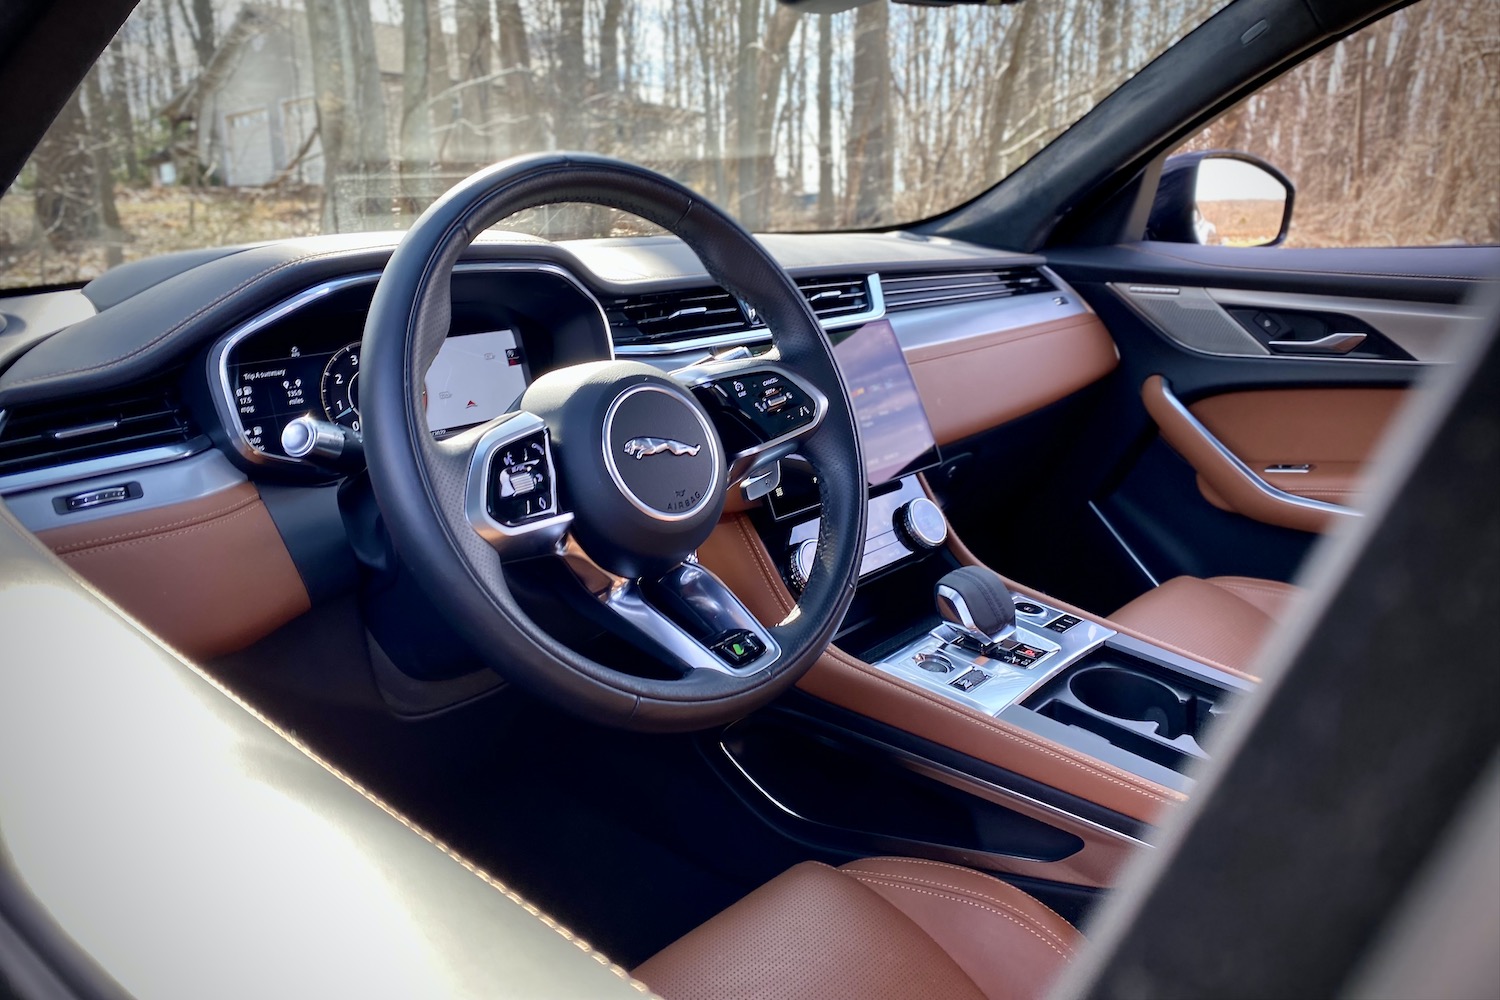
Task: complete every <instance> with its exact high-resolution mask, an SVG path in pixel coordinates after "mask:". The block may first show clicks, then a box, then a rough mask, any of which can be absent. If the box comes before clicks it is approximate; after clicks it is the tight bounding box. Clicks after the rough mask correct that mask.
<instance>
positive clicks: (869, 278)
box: [606, 273, 885, 358]
mask: <svg viewBox="0 0 1500 1000" xmlns="http://www.w3.org/2000/svg"><path fill="white" fill-rule="evenodd" d="M864 279H865V290H866V291H867V292H868V293H869V296H870V308H869V309H867V310H865V311H864V312H862V313H855V314H853V315H851V316H837V317H834V318H833V319H828V320H824V319H819V320H818V325H819V326H821V327H822V328H823V329H825V330H841V329H843V328H844V327H846V326H862V325H863V324H865V323H873V322H874V321H875V320H877V319H881V318H883V317H884V316H885V293H884V292H882V291H881V288H880V275H879V274H874V273H872V274H867V275H865V276H864ZM796 280H797V279H796V277H793V278H792V281H793V282H794V283H795V282H796ZM798 291H799V292H800V291H801V287H800V286H799V287H798ZM808 308H812V303H811V302H809V303H808ZM606 325H607V324H606ZM771 340H772V337H771V331H770V330H769V329H767V328H765V327H762V328H761V329H759V330H745V331H742V332H740V333H721V334H719V335H717V336H707V337H693V338H692V339H690V340H674V341H671V342H669V343H660V344H622V345H621V346H619V347H616V348H615V356H616V357H621V358H649V357H658V356H661V355H664V354H686V353H688V352H689V351H715V350H718V349H720V348H724V347H738V346H740V345H742V344H769V343H771Z"/></svg>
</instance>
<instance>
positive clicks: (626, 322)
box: [605, 288, 750, 346]
mask: <svg viewBox="0 0 1500 1000" xmlns="http://www.w3.org/2000/svg"><path fill="white" fill-rule="evenodd" d="M605 311H606V312H607V313H608V315H609V325H610V329H611V331H612V332H613V334H614V338H615V344H616V345H617V346H628V345H637V344H672V343H681V342H682V341H686V340H694V339H697V338H699V337H712V336H719V335H723V334H729V333H743V332H745V331H746V330H749V329H750V323H749V322H748V321H747V320H746V318H745V314H744V312H743V311H742V310H741V309H740V304H739V302H737V301H736V300H735V298H734V296H733V295H730V294H729V293H728V292H726V291H724V290H723V289H722V288H703V289H692V290H690V291H683V292H659V293H653V294H650V295H632V296H630V297H629V298H623V299H615V300H613V301H611V302H609V303H608V304H607V307H606V310H605Z"/></svg>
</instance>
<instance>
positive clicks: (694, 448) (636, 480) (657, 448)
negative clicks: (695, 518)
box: [604, 383, 720, 521]
mask: <svg viewBox="0 0 1500 1000" xmlns="http://www.w3.org/2000/svg"><path fill="white" fill-rule="evenodd" d="M604 442H605V459H606V465H607V466H608V467H609V473H610V476H611V478H612V479H614V481H615V485H616V486H618V487H619V488H620V491H621V492H622V493H624V494H625V498H626V499H627V500H629V501H630V502H631V503H633V504H634V505H635V506H636V507H637V508H639V509H640V510H641V511H643V512H645V513H646V514H649V515H650V516H652V517H656V518H661V519H664V520H672V521H675V520H681V519H683V518H687V517H691V516H692V515H693V514H695V513H697V512H698V511H700V510H702V509H703V507H704V506H706V505H707V504H708V503H709V502H710V501H711V500H712V499H713V497H714V496H715V490H716V488H717V487H718V485H719V478H720V469H719V465H720V460H719V456H718V450H717V447H716V445H715V439H714V431H713V428H712V426H710V425H709V423H708V420H707V418H706V417H705V416H704V415H703V413H702V411H701V410H699V409H698V408H697V407H696V406H694V405H692V403H691V402H690V401H689V400H687V399H684V398H683V397H682V396H679V395H678V394H677V393H675V392H672V391H669V390H668V389H665V388H663V387H661V386H658V385H653V384H650V383H645V384H641V385H635V386H632V387H630V388H629V389H626V390H625V391H624V392H622V393H621V394H620V395H619V396H618V397H616V399H615V401H614V402H613V403H612V404H610V407H609V411H608V412H607V413H606V414H605V417H604Z"/></svg>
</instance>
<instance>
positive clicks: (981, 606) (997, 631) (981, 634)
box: [937, 566, 1016, 650]
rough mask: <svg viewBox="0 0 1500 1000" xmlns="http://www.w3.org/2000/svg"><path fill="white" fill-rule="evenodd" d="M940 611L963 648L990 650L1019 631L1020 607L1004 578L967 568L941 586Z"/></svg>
mask: <svg viewBox="0 0 1500 1000" xmlns="http://www.w3.org/2000/svg"><path fill="white" fill-rule="evenodd" d="M937 609H938V614H939V615H941V616H942V618H943V621H944V622H946V623H947V624H948V625H949V626H951V627H952V629H953V630H954V631H956V632H957V633H958V636H959V641H960V642H961V643H962V644H963V645H972V646H973V647H974V648H977V649H981V650H984V649H988V648H989V647H990V646H993V645H995V644H996V643H999V642H1001V641H1003V640H1005V639H1007V638H1009V636H1010V634H1011V633H1012V632H1014V631H1015V630H1016V604H1015V601H1014V600H1012V599H1011V596H1010V588H1009V587H1007V586H1006V585H1005V581H1004V580H1002V579H1001V578H1000V574H999V573H996V572H995V571H994V570H992V569H986V568H985V567H983V566H964V567H962V568H960V569H956V570H954V571H953V572H951V573H947V574H945V575H944V576H943V578H942V579H941V580H939V581H938V583H937Z"/></svg>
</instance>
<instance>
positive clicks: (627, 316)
mask: <svg viewBox="0 0 1500 1000" xmlns="http://www.w3.org/2000/svg"><path fill="white" fill-rule="evenodd" d="M797 287H798V288H800V289H801V290H802V294H803V295H805V296H806V297H807V299H808V303H809V304H810V305H811V306H812V309H813V312H814V313H815V314H816V315H817V316H818V318H819V319H823V320H836V319H841V318H843V317H846V316H857V315H859V314H861V313H864V312H867V311H869V309H870V287H869V283H868V281H867V280H866V279H865V278H864V277H863V276H852V277H847V278H842V277H835V278H804V279H799V280H798V281H797ZM605 312H606V314H607V315H608V317H609V325H610V330H611V332H612V334H613V336H614V341H615V345H616V346H617V347H627V346H635V345H650V346H653V347H655V346H657V345H661V346H663V347H668V348H669V347H670V346H671V345H672V344H676V343H685V342H687V341H697V340H699V339H700V338H704V337H718V336H730V335H733V334H742V333H751V332H754V331H757V330H762V329H764V328H765V322H764V321H763V320H762V319H761V318H760V317H759V316H754V315H753V314H751V313H750V312H749V311H748V310H747V309H746V307H744V306H743V305H742V304H741V303H740V301H739V300H738V299H736V298H735V297H734V296H733V295H730V294H729V293H728V292H726V291H724V290H723V289H722V288H701V289H698V288H695V289H687V290H684V291H678V292H649V293H646V294H643V295H632V296H628V297H625V298H618V299H613V300H611V301H609V302H607V303H605Z"/></svg>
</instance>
